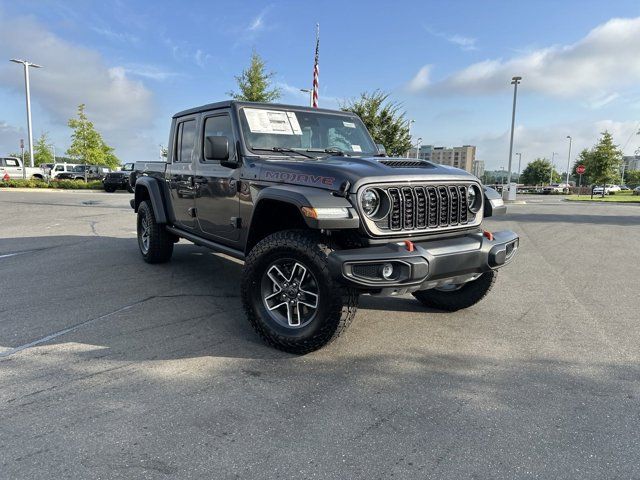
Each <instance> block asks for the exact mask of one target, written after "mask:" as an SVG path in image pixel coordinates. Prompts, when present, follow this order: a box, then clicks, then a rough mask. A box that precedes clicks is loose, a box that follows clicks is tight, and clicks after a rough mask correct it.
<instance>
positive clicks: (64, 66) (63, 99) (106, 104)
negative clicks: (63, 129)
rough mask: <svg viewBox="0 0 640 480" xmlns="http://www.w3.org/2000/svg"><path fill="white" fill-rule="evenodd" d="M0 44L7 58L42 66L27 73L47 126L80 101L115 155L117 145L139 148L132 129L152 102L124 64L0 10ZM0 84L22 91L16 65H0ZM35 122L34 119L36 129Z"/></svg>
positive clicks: (146, 121)
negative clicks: (16, 58) (111, 62)
mask: <svg viewBox="0 0 640 480" xmlns="http://www.w3.org/2000/svg"><path fill="white" fill-rule="evenodd" d="M16 31H19V32H20V35H15V32H16ZM0 44H1V45H2V46H3V52H4V54H5V56H7V57H8V58H11V57H18V58H26V59H28V60H30V61H32V62H35V63H39V64H41V65H43V66H44V68H42V69H38V70H33V71H32V72H31V95H32V102H33V103H34V105H36V106H38V107H40V108H41V109H42V110H43V111H45V112H46V113H47V115H48V117H49V120H50V123H51V124H52V125H58V126H63V125H66V122H67V120H68V119H69V118H70V117H72V116H74V115H75V114H76V110H77V107H78V105H79V104H81V103H84V104H86V112H87V115H88V116H89V118H90V119H91V120H92V121H93V122H94V124H95V125H96V127H97V128H98V130H100V131H101V132H102V133H103V135H104V137H105V139H106V140H107V142H109V143H111V144H113V145H114V146H115V147H116V153H117V154H123V153H124V152H122V151H118V150H121V149H123V148H131V147H133V148H135V149H137V150H138V151H139V150H140V148H141V145H140V144H139V143H138V141H137V137H136V134H134V133H133V132H139V131H140V130H145V129H147V128H150V127H151V123H152V121H153V119H154V101H153V98H152V94H151V92H150V91H149V90H148V89H147V88H146V87H145V85H144V84H143V83H142V82H141V81H137V80H132V79H131V78H129V77H128V75H127V71H126V69H125V68H124V67H122V66H117V65H116V66H110V65H107V64H106V62H105V60H104V59H103V58H102V56H101V55H100V54H99V53H98V52H96V51H95V50H91V49H89V48H85V47H82V46H78V45H75V44H73V43H71V42H68V41H65V40H63V39H61V38H60V37H58V36H56V35H55V34H53V33H51V32H49V31H47V29H46V27H45V26H44V25H42V24H40V23H38V22H36V21H35V20H33V19H31V18H24V17H18V18H8V17H6V16H4V15H2V14H1V13H0ZM0 88H5V89H8V90H9V91H13V92H15V93H16V94H17V95H20V96H22V95H24V93H23V92H24V84H23V76H22V72H21V70H20V68H19V66H18V65H15V64H12V63H9V62H5V63H0ZM39 123H41V124H42V120H41V121H40V122H39ZM37 124H38V121H37V120H36V119H34V129H35V130H36V131H37V130H38V126H37Z"/></svg>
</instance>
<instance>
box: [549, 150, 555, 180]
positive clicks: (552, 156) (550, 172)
mask: <svg viewBox="0 0 640 480" xmlns="http://www.w3.org/2000/svg"><path fill="white" fill-rule="evenodd" d="M555 159H556V152H552V153H551V169H550V171H549V185H551V184H552V183H553V168H554V167H553V161H554V160H555Z"/></svg>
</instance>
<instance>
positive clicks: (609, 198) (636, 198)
mask: <svg viewBox="0 0 640 480" xmlns="http://www.w3.org/2000/svg"><path fill="white" fill-rule="evenodd" d="M566 199H567V200H568V201H570V202H618V203H620V202H623V203H640V195H633V192H630V191H629V192H616V194H615V195H605V196H604V198H602V197H601V196H600V195H594V196H593V199H592V198H591V195H580V197H578V195H569V196H567V197H566Z"/></svg>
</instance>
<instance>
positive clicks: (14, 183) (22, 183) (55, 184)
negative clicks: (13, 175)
mask: <svg viewBox="0 0 640 480" xmlns="http://www.w3.org/2000/svg"><path fill="white" fill-rule="evenodd" d="M0 187H5V188H7V187H8V188H60V189H64V190H71V189H73V190H76V189H79V190H102V188H103V187H102V182H101V181H100V180H94V181H91V182H86V183H85V182H84V181H83V180H53V181H52V182H49V183H47V182H45V181H44V180H37V179H34V178H30V179H26V180H23V179H13V180H1V179H0Z"/></svg>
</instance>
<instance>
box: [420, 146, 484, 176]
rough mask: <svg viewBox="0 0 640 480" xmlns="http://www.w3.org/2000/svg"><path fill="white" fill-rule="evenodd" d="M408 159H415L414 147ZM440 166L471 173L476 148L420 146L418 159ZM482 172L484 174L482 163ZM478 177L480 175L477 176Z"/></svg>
mask: <svg viewBox="0 0 640 480" xmlns="http://www.w3.org/2000/svg"><path fill="white" fill-rule="evenodd" d="M409 158H416V147H415V146H414V147H412V148H411V149H410V150H409ZM417 158H420V159H421V160H427V161H430V162H434V163H439V164H440V165H450V166H452V167H456V168H461V169H462V170H466V171H467V172H469V173H473V164H474V162H475V159H476V147H475V146H474V145H463V146H462V147H453V148H446V147H434V146H433V145H421V146H420V151H419V152H418V157H417ZM481 163H482V172H483V173H484V162H481ZM477 177H480V175H477Z"/></svg>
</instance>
